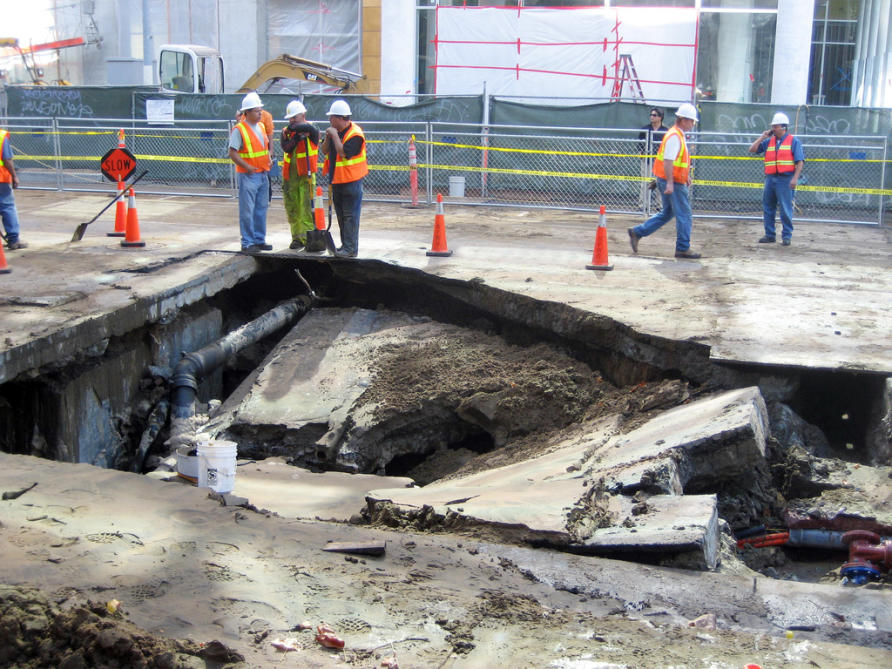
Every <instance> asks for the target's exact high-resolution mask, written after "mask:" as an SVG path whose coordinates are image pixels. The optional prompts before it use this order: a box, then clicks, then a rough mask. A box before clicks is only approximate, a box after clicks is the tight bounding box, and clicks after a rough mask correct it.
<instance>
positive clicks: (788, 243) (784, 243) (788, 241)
mask: <svg viewBox="0 0 892 669" xmlns="http://www.w3.org/2000/svg"><path fill="white" fill-rule="evenodd" d="M781 243H782V244H783V245H784V246H789V245H790V240H789V239H785V240H784V241H783V242H781Z"/></svg>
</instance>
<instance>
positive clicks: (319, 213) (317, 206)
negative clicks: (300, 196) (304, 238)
mask: <svg viewBox="0 0 892 669" xmlns="http://www.w3.org/2000/svg"><path fill="white" fill-rule="evenodd" d="M313 220H314V221H315V222H316V229H317V230H325V212H324V211H323V210H322V186H316V197H314V198H313Z"/></svg>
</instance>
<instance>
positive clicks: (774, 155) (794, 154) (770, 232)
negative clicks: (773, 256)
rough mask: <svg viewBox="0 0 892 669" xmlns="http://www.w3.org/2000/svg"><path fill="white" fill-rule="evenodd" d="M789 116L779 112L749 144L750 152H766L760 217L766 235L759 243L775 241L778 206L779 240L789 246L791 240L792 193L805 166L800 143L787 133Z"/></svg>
mask: <svg viewBox="0 0 892 669" xmlns="http://www.w3.org/2000/svg"><path fill="white" fill-rule="evenodd" d="M789 125H790V119H789V118H787V115H786V114H784V113H783V112H778V113H776V114H775V115H774V118H772V119H771V127H770V128H769V129H768V130H766V131H765V132H763V133H762V134H761V135H759V137H757V138H756V141H755V142H753V143H752V144H751V145H750V153H764V154H765V189H764V190H763V191H762V219H763V221H762V222H763V223H764V225H765V235H764V236H763V237H762V238H761V239H759V243H760V244H773V243H774V242H775V238H776V237H775V236H776V232H775V223H774V217H775V214H776V213H777V209H778V206H780V219H781V226H782V227H781V241H782V242H783V245H784V246H789V245H790V243H791V241H792V239H793V195H794V193H795V192H796V185H797V184H798V183H799V175H800V174H802V166H803V165H805V152H804V151H803V150H802V142H800V141H799V138H798V137H794V136H793V135H791V134H790V133H789V132H787V127H788V126H789Z"/></svg>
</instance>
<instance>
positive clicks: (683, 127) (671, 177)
mask: <svg viewBox="0 0 892 669" xmlns="http://www.w3.org/2000/svg"><path fill="white" fill-rule="evenodd" d="M696 122H697V109H696V108H695V107H694V105H692V104H690V103H688V102H685V103H684V104H682V105H680V106H679V108H678V109H677V110H676V111H675V125H673V126H672V127H671V128H669V130H668V131H666V134H665V135H664V136H663V141H662V142H661V143H660V149H659V151H657V157H656V160H654V176H655V177H656V178H657V188H659V189H660V195H661V197H662V205H663V208H662V209H661V210H660V211H659V212H657V213H656V214H654V215H653V216H651V217H650V218H649V219H647V220H646V221H645V222H644V223H642V224H641V225H636V226H635V227H634V228H629V230H628V232H629V243H630V244H631V245H632V251H633V252H634V253H638V241H639V240H640V239H641V238H642V237H647V236H648V235H650V234H653V233H654V232H656V231H657V230H659V229H660V228H661V227H663V225H664V224H666V223H668V222H669V221H671V220H672V218H673V217H674V218H675V257H676V258H687V259H692V260H694V259H697V258H699V257H700V254H699V253H697V252H696V251H693V250H691V226H692V218H691V216H692V215H691V200H690V196H689V193H688V188H689V187H690V185H691V156H690V154H689V153H688V145H687V141H686V140H685V133H687V132H690V131H691V130H693V128H694V124H695V123H696Z"/></svg>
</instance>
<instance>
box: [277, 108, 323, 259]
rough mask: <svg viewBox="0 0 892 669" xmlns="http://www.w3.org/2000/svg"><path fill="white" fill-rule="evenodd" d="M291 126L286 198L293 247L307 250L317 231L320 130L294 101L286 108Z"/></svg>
mask: <svg viewBox="0 0 892 669" xmlns="http://www.w3.org/2000/svg"><path fill="white" fill-rule="evenodd" d="M285 120H286V121H288V125H287V126H286V127H285V128H283V129H282V138H281V143H282V152H283V153H284V158H283V160H282V196H283V197H284V199H285V215H286V216H287V217H288V225H289V226H290V227H291V246H290V247H289V248H292V249H295V250H298V251H300V250H303V248H304V247H305V246H306V244H307V232H308V231H309V230H312V229H314V228H315V224H314V222H313V195H314V194H315V191H316V168H317V165H318V159H319V130H318V129H317V128H316V126H314V125H313V124H312V123H307V108H306V107H304V105H303V103H302V102H300V100H292V101H291V102H289V103H288V107H286V109H285Z"/></svg>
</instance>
